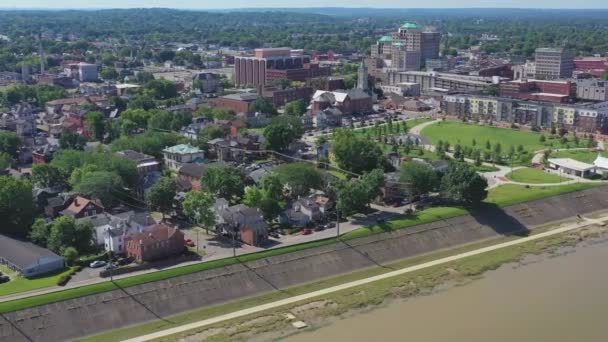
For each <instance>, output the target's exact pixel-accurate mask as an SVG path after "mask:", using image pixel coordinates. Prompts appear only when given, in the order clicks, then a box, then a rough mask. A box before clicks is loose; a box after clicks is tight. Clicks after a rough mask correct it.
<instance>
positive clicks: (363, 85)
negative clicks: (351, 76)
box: [357, 62, 368, 91]
mask: <svg viewBox="0 0 608 342" xmlns="http://www.w3.org/2000/svg"><path fill="white" fill-rule="evenodd" d="M357 73H358V77H357V88H358V89H362V90H364V91H367V87H368V82H367V66H366V65H365V63H363V62H361V64H359V70H358V71H357Z"/></svg>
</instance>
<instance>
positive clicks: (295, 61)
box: [234, 48, 330, 88]
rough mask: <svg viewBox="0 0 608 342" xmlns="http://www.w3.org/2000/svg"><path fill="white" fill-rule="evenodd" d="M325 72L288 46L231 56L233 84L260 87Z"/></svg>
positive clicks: (319, 74) (307, 77)
mask: <svg viewBox="0 0 608 342" xmlns="http://www.w3.org/2000/svg"><path fill="white" fill-rule="evenodd" d="M329 74H330V70H329V68H321V67H319V64H316V63H311V62H310V56H307V55H304V54H303V53H302V51H301V50H291V49H290V48H266V49H255V50H254V55H253V56H238V57H235V58H234V75H235V83H236V85H237V86H247V87H257V88H259V87H262V88H263V87H265V86H268V85H271V84H272V82H274V81H276V80H282V79H284V80H290V81H306V80H308V79H310V78H312V77H319V76H329Z"/></svg>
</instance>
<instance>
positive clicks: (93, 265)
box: [89, 260, 106, 268]
mask: <svg viewBox="0 0 608 342" xmlns="http://www.w3.org/2000/svg"><path fill="white" fill-rule="evenodd" d="M105 265H106V262H105V261H103V260H95V261H93V262H92V263H90V264H89V267H91V268H98V267H103V266H105Z"/></svg>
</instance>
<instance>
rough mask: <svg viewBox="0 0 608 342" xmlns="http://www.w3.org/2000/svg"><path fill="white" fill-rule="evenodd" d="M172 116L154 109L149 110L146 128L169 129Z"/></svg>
mask: <svg viewBox="0 0 608 342" xmlns="http://www.w3.org/2000/svg"><path fill="white" fill-rule="evenodd" d="M172 120H173V117H172V115H171V114H169V113H167V112H165V111H160V110H155V111H151V113H150V116H149V118H148V128H150V129H152V130H156V129H161V130H169V129H171V121H172Z"/></svg>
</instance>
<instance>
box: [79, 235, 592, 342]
mask: <svg viewBox="0 0 608 342" xmlns="http://www.w3.org/2000/svg"><path fill="white" fill-rule="evenodd" d="M552 228H553V226H547V227H540V228H538V229H536V230H535V231H534V232H533V233H532V235H534V234H538V233H541V232H544V231H547V230H550V229H552ZM589 236H590V235H589ZM519 238H520V237H517V236H503V237H497V238H494V239H490V240H485V241H481V242H474V243H470V244H466V245H463V246H460V247H456V248H451V249H446V250H441V251H437V252H432V253H428V254H424V255H419V256H416V257H412V258H408V259H406V260H402V261H399V262H395V263H391V264H387V265H384V267H373V268H369V269H365V270H361V271H357V272H353V273H349V274H345V275H340V276H337V277H333V278H329V279H325V280H322V281H318V282H314V283H310V284H306V285H301V286H296V287H292V288H288V289H285V290H283V291H275V292H272V293H268V294H265V295H261V296H256V297H252V298H247V299H244V300H237V301H234V302H229V303H225V304H221V305H218V306H213V307H208V308H203V309H200V310H193V311H190V312H187V313H182V314H178V315H174V316H171V317H167V319H166V320H162V321H161V320H157V321H152V322H148V323H144V324H141V325H135V326H132V327H128V328H124V329H119V330H114V331H109V332H106V333H102V334H98V335H93V336H88V337H85V338H82V339H80V340H78V341H81V342H98V341H99V342H101V341H118V340H124V339H128V338H133V337H136V336H142V335H145V334H150V333H153V332H157V331H161V330H165V329H169V328H174V327H177V326H180V325H184V324H188V323H192V322H196V321H201V320H204V319H207V318H212V317H216V316H219V315H222V314H227V313H230V312H235V311H238V310H242V309H246V308H250V307H254V306H258V305H262V304H266V303H270V302H274V301H277V300H281V299H284V298H288V297H292V296H297V295H300V294H304V293H309V292H313V291H316V290H320V289H324V288H329V287H332V286H335V285H340V284H344V283H348V282H351V281H355V280H359V279H364V278H368V277H372V276H375V275H379V274H383V273H387V272H390V271H392V270H395V269H402V268H407V267H410V266H414V265H418V264H422V263H425V262H429V261H433V260H438V259H441V258H444V257H449V256H452V255H457V254H460V253H465V252H468V251H472V250H477V249H480V248H483V247H487V246H491V245H495V244H499V243H502V242H507V241H512V240H517V239H519ZM576 241H578V238H576V237H573V236H571V235H567V234H559V235H556V236H552V237H547V238H544V239H541V240H537V241H532V242H527V243H522V244H521V245H518V246H517V247H512V248H502V249H498V250H494V251H491V252H487V253H484V254H480V255H476V256H472V257H468V258H465V259H462V260H458V261H454V262H450V263H448V264H443V265H437V266H432V267H428V268H425V269H422V270H419V271H415V272H412V273H408V274H404V275H400V276H395V277H392V278H388V279H383V280H379V281H376V282H374V283H371V284H366V285H362V286H358V287H354V288H351V289H346V290H342V291H338V292H335V293H332V294H328V295H324V296H320V297H318V298H313V299H308V300H304V301H302V302H299V303H296V304H291V305H287V306H285V307H281V308H277V309H272V310H268V311H265V312H263V313H257V314H253V315H250V316H247V317H243V318H238V319H233V320H230V321H226V322H223V323H218V324H215V325H213V326H208V327H203V328H199V329H195V330H192V331H189V332H186V333H181V334H177V335H173V336H170V337H167V338H163V339H160V340H162V341H165V340H172V341H173V340H180V339H181V338H183V337H186V336H189V335H192V334H196V333H198V332H201V331H205V330H210V329H218V330H219V332H218V333H217V335H213V338H217V339H213V340H232V339H233V337H236V336H237V335H238V336H239V337H240V339H237V340H246V338H247V336H242V335H239V334H242V333H243V329H244V328H247V330H249V331H248V333H249V334H250V336H253V335H255V334H257V333H264V332H268V331H276V330H277V329H285V328H289V324H290V323H289V322H288V321H286V320H285V319H284V317H283V316H282V313H285V312H288V311H290V309H292V308H294V307H297V306H300V305H303V304H306V303H310V302H314V301H320V300H328V301H330V302H332V303H334V304H335V305H333V306H331V307H328V308H323V309H317V311H315V312H314V313H311V316H314V317H315V319H317V320H321V319H322V317H327V316H337V315H340V314H344V313H346V312H348V311H349V310H353V309H360V308H365V307H368V306H370V305H371V306H373V305H378V304H381V303H382V302H383V301H384V300H385V299H386V298H387V297H401V298H403V297H408V296H412V295H416V294H419V293H422V292H423V291H425V290H428V289H432V288H433V287H434V286H437V285H439V284H441V283H444V282H446V281H456V282H466V281H468V280H470V279H474V278H475V277H476V276H479V275H481V274H483V273H484V272H486V271H489V270H493V269H496V268H498V267H499V266H500V265H502V264H504V263H507V262H512V261H517V260H518V259H520V258H521V257H523V256H525V255H528V254H538V253H541V252H544V251H547V250H551V249H552V248H556V247H558V246H561V245H564V244H567V243H576ZM412 284H414V285H412ZM260 316H264V317H268V316H273V317H274V318H276V319H270V320H268V321H266V322H265V323H261V324H260V325H255V324H251V322H252V320H253V319H254V318H255V317H260ZM240 327H242V328H243V329H240ZM231 329H232V332H230V331H231Z"/></svg>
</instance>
